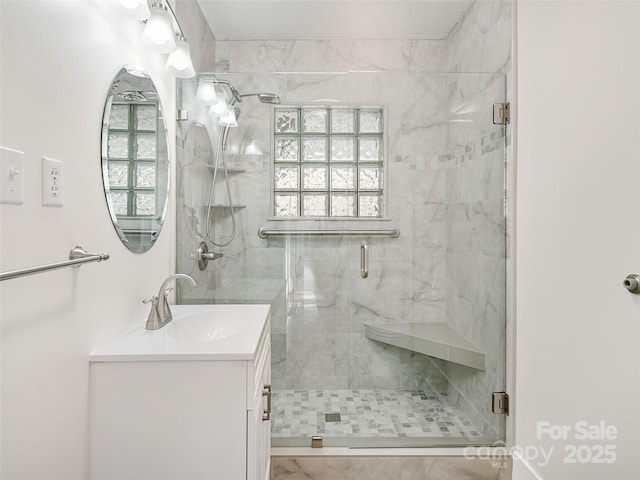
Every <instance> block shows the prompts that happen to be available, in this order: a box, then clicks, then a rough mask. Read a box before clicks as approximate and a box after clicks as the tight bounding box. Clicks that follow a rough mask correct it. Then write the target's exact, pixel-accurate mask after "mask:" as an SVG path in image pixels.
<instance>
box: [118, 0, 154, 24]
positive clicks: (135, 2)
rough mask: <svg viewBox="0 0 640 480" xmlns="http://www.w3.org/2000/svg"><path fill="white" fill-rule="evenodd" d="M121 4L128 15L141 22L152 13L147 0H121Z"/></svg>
mask: <svg viewBox="0 0 640 480" xmlns="http://www.w3.org/2000/svg"><path fill="white" fill-rule="evenodd" d="M120 5H121V6H122V8H123V9H124V11H125V14H126V15H127V16H129V17H131V18H133V19H134V20H138V21H140V22H142V21H144V20H146V19H147V18H149V15H151V10H149V4H148V3H147V0H120Z"/></svg>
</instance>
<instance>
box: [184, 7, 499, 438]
mask: <svg viewBox="0 0 640 480" xmlns="http://www.w3.org/2000/svg"><path fill="white" fill-rule="evenodd" d="M179 3H180V2H179ZM510 21H511V2H510V1H506V0H505V1H488V2H476V3H475V4H474V5H473V6H472V7H471V9H470V10H469V11H468V12H467V14H466V15H465V17H464V18H463V20H462V21H461V22H460V23H459V24H458V25H457V26H456V28H455V29H454V31H453V32H452V33H451V34H450V35H449V37H448V38H447V39H446V40H445V41H421V40H420V41H368V40H367V41H364V40H363V41H282V42H279V41H269V42H261V41H241V42H226V41H218V42H216V50H215V61H216V64H215V71H216V72H219V73H221V74H224V72H228V73H227V74H226V75H224V77H225V78H227V79H231V80H232V81H233V82H234V84H235V85H236V86H237V87H238V88H239V89H240V90H241V92H250V91H269V92H274V93H277V94H279V95H280V96H281V97H282V101H283V103H311V102H314V101H318V100H322V99H324V100H327V99H330V100H336V101H343V102H350V103H365V104H375V105H378V104H386V105H388V106H389V108H388V135H387V139H388V145H387V151H388V172H387V173H388V175H387V182H388V184H387V188H388V196H389V198H392V199H393V201H391V202H390V203H389V212H388V213H389V215H388V216H389V217H390V218H392V222H391V223H392V224H393V226H397V227H399V228H400V229H401V231H402V235H401V236H400V238H398V239H386V238H377V237H374V238H371V239H369V240H370V244H371V252H372V259H371V275H370V278H369V279H367V280H366V281H365V280H362V279H360V277H359V240H350V239H347V238H341V239H340V238H339V239H320V238H303V237H296V238H292V239H289V240H286V239H270V240H261V239H260V238H258V236H257V234H256V232H257V229H258V228H260V227H261V226H264V225H267V224H269V222H267V220H266V219H267V218H268V217H269V216H270V212H269V202H268V201H267V199H268V198H269V190H270V178H271V174H270V152H271V139H270V114H271V110H270V108H269V107H268V106H265V105H260V104H257V103H255V104H254V103H252V102H250V101H249V99H247V100H245V102H243V104H242V105H241V109H242V115H241V118H240V122H239V123H240V126H239V127H238V128H237V129H234V130H232V132H231V134H230V140H229V143H230V145H229V155H228V156H229V161H230V163H232V164H234V165H235V166H237V167H240V168H244V169H246V171H245V172H243V173H238V174H232V175H231V188H232V192H234V194H235V197H236V198H234V203H238V204H243V205H246V208H243V209H241V210H238V211H237V222H238V234H237V236H236V239H235V240H234V242H233V243H232V244H231V245H230V246H229V247H225V248H224V249H221V250H220V251H222V252H223V253H224V255H225V256H224V257H223V258H222V259H220V260H216V262H214V263H213V265H211V264H210V266H209V268H208V269H207V271H206V272H200V271H199V270H198V269H197V267H196V266H195V262H194V261H193V259H192V258H191V257H190V254H191V253H192V252H194V251H195V249H196V248H197V244H198V243H199V241H200V239H201V238H202V233H203V231H204V212H205V207H204V204H205V201H206V198H207V196H208V189H209V183H210V179H211V171H210V169H208V168H207V163H208V162H210V161H211V160H210V159H211V158H212V153H211V152H207V151H206V150H207V149H208V148H209V147H208V146H207V143H208V142H207V135H208V134H207V133H206V132H203V131H201V130H202V129H201V127H197V126H195V125H193V124H189V125H182V128H183V133H184V134H185V136H183V138H184V139H185V140H184V143H183V144H182V145H179V147H180V146H181V147H182V148H183V152H184V158H183V160H182V161H181V164H180V165H181V166H180V168H179V169H178V176H179V179H178V224H179V230H178V232H179V234H178V268H179V271H184V272H187V273H192V274H194V278H196V279H197V280H198V282H199V287H198V289H194V290H188V291H181V292H180V295H181V297H182V301H184V302H202V303H208V302H236V301H243V302H249V301H255V302H270V303H271V304H272V306H273V312H272V313H273V323H272V329H273V337H272V338H273V383H274V388H283V389H285V388H286V389H288V388H297V389H317V388H346V387H347V386H349V387H350V388H367V387H369V388H370V387H371V386H372V385H375V386H376V387H378V388H407V389H418V388H421V386H423V385H427V384H429V385H431V386H432V387H433V388H434V389H436V390H441V391H442V390H444V389H447V388H448V389H449V393H450V396H452V397H453V398H458V400H459V403H460V404H461V405H465V406H466V407H467V408H468V410H470V412H469V416H470V418H471V419H472V421H473V422H474V423H475V424H476V425H478V426H482V427H483V434H490V433H491V432H495V431H499V430H500V426H499V420H497V419H493V418H490V416H491V414H490V413H488V412H487V409H486V408H485V407H487V406H488V398H489V396H488V394H489V392H491V391H493V390H495V388H494V387H495V385H497V384H499V383H500V381H501V380H499V379H498V377H499V376H500V375H501V373H500V372H501V371H502V370H503V362H504V358H503V355H504V353H503V343H504V324H502V325H500V321H501V320H500V319H501V318H504V316H502V317H501V316H500V315H501V314H502V315H504V313H503V312H501V311H500V306H501V305H502V308H503V309H504V294H505V293H504V278H502V279H501V278H500V272H502V275H503V276H504V261H505V258H504V250H503V251H502V253H500V252H499V250H500V249H501V248H502V249H503V243H504V242H503V241H502V243H501V240H500V238H502V239H503V238H504V228H505V225H504V219H503V216H502V214H503V212H504V207H503V206H502V207H501V205H502V204H501V199H499V198H498V197H499V196H500V195H503V193H504V187H503V185H498V181H499V179H500V178H502V177H501V175H502V170H501V167H500V165H502V164H503V162H504V158H503V157H502V159H501V158H499V155H498V153H497V152H496V151H491V150H492V149H493V148H494V147H495V145H496V143H499V142H504V140H505V139H504V138H502V137H500V136H498V137H496V132H499V131H500V130H499V129H497V130H494V129H491V130H483V131H481V132H477V133H476V135H475V136H473V135H472V134H471V133H470V132H469V131H468V130H467V129H466V128H465V124H463V123H459V124H457V123H451V122H450V121H449V120H451V119H452V117H451V116H450V112H451V111H452V109H453V107H455V106H458V105H460V104H463V103H465V102H467V103H472V104H474V105H478V106H480V107H481V108H483V109H485V108H489V105H488V104H490V103H492V102H493V101H494V100H493V99H491V98H489V97H490V95H489V96H486V95H485V96H483V88H487V89H489V90H491V89H494V88H497V87H496V82H499V81H500V79H499V78H500V77H496V78H493V76H492V75H477V76H475V77H473V76H466V80H465V81H463V82H460V81H459V80H460V78H462V77H456V76H451V75H446V74H438V73H437V72H474V71H475V72H508V70H509V62H510V48H511V42H510V34H511V24H510ZM349 71H350V72H356V71H368V72H370V71H376V72H378V73H350V74H339V73H338V74H336V73H313V74H311V73H309V72H349ZM231 72H233V73H231ZM273 72H282V73H278V74H275V73H273ZM425 72H434V73H433V74H429V73H425ZM221 76H223V75H221ZM507 83H508V85H510V82H507ZM486 111H487V110H484V113H486ZM478 115H480V114H478ZM496 128H497V127H496ZM199 130H200V131H199ZM492 135H493V138H492ZM498 135H500V134H498ZM209 136H210V137H211V138H212V139H213V141H214V142H215V141H217V132H215V131H214V132H212V133H211V134H210V135H209ZM449 145H454V147H453V148H449ZM185 166H186V168H185ZM474 174H480V177H479V180H477V181H476V180H474ZM218 187H219V188H217V192H216V196H218V194H219V195H220V196H219V197H218V198H217V199H216V200H217V201H219V202H225V203H226V201H227V200H226V197H225V195H222V193H223V187H224V185H223V184H222V183H220V184H219V186H218ZM490 192H495V195H494V194H493V193H490ZM500 208H502V209H500ZM214 216H215V220H216V221H215V231H216V237H219V236H220V235H222V236H223V235H224V234H225V233H226V232H229V231H230V222H229V216H228V212H227V211H224V210H218V211H215V213H214ZM287 223H288V222H282V221H280V222H270V225H269V226H270V227H273V228H289V227H292V225H291V224H287ZM388 224H389V222H387V223H386V224H385V225H384V226H383V227H382V228H387V225H388ZM308 226H309V225H308ZM316 227H318V225H311V226H310V228H316ZM332 227H333V225H332ZM358 227H359V226H358ZM501 231H502V237H500V232H501ZM499 237H500V238H499ZM501 262H502V263H501ZM470 272H473V273H474V275H469V273H470ZM501 299H502V300H501ZM345 312H348V316H347V314H345ZM474 316H475V317H477V318H480V319H481V320H477V318H475V317H474ZM347 318H349V321H347ZM394 321H417V322H422V321H427V322H429V321H447V322H448V323H450V324H451V325H452V326H453V327H454V328H456V329H457V330H458V331H460V333H462V334H464V335H468V337H469V338H470V339H472V340H473V341H475V342H476V343H478V344H479V345H480V346H481V347H482V348H483V350H485V351H486V352H488V353H489V352H493V354H491V353H490V354H489V355H488V358H487V361H488V378H489V380H486V379H485V378H484V377H483V375H484V373H476V372H470V371H469V369H467V368H465V367H454V366H452V364H448V365H447V364H445V362H441V361H437V360H432V359H430V358H429V357H425V356H422V355H418V354H412V353H411V352H408V351H404V350H401V349H397V348H395V347H390V346H387V347H385V346H383V345H381V344H378V343H376V342H372V341H370V340H367V339H365V338H364V332H363V327H362V325H363V324H364V323H365V322H394ZM502 322H503V321H502ZM346 332H349V335H348V336H347V335H346ZM347 352H348V355H347ZM501 362H502V363H501ZM447 377H448V378H449V379H450V382H448V381H447ZM451 384H454V385H455V388H453V386H451Z"/></svg>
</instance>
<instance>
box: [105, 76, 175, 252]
mask: <svg viewBox="0 0 640 480" xmlns="http://www.w3.org/2000/svg"><path fill="white" fill-rule="evenodd" d="M168 145H169V144H168V138H167V131H166V127H165V124H164V117H163V114H162V105H161V103H160V99H159V96H158V92H157V90H156V88H155V85H154V84H153V81H152V80H151V78H150V77H149V76H148V75H147V74H145V73H144V72H143V71H142V70H141V69H140V68H137V67H131V66H127V67H124V68H122V69H121V70H120V72H118V74H117V75H116V77H115V78H114V80H113V82H112V84H111V88H110V90H109V95H108V96H107V100H106V103H105V111H104V117H103V127H102V173H103V175H102V178H103V181H104V189H105V196H106V200H107V206H108V208H109V214H110V216H111V220H112V222H113V226H114V228H115V229H116V232H117V233H118V236H119V237H120V239H121V240H122V243H123V244H124V245H125V246H126V247H127V248H128V249H129V250H131V251H133V252H136V253H143V252H146V251H147V250H148V249H149V248H151V246H152V245H153V244H154V242H155V240H156V239H157V237H158V235H159V234H160V229H161V228H162V223H163V220H164V214H165V210H166V205H167V200H168V187H169V146H168Z"/></svg>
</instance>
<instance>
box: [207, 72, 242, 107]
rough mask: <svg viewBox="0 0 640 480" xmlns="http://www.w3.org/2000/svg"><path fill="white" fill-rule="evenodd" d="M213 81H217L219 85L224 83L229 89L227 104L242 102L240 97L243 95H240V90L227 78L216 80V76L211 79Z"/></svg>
mask: <svg viewBox="0 0 640 480" xmlns="http://www.w3.org/2000/svg"><path fill="white" fill-rule="evenodd" d="M213 83H214V84H215V83H218V84H221V85H226V86H227V88H228V89H229V91H230V92H231V100H230V101H229V105H231V106H234V105H235V104H236V103H241V102H242V97H243V96H244V95H240V92H239V91H238V90H237V89H236V87H234V86H233V84H232V83H231V82H230V81H228V80H218V79H217V78H216V79H214V80H213Z"/></svg>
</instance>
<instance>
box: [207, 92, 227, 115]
mask: <svg viewBox="0 0 640 480" xmlns="http://www.w3.org/2000/svg"><path fill="white" fill-rule="evenodd" d="M225 97H226V95H224V94H223V95H221V96H219V97H218V101H217V102H216V103H215V104H214V105H211V108H210V109H209V112H210V113H213V114H214V115H216V116H218V117H224V116H225V115H226V114H227V112H228V111H229V105H227V99H226V98H225Z"/></svg>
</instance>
